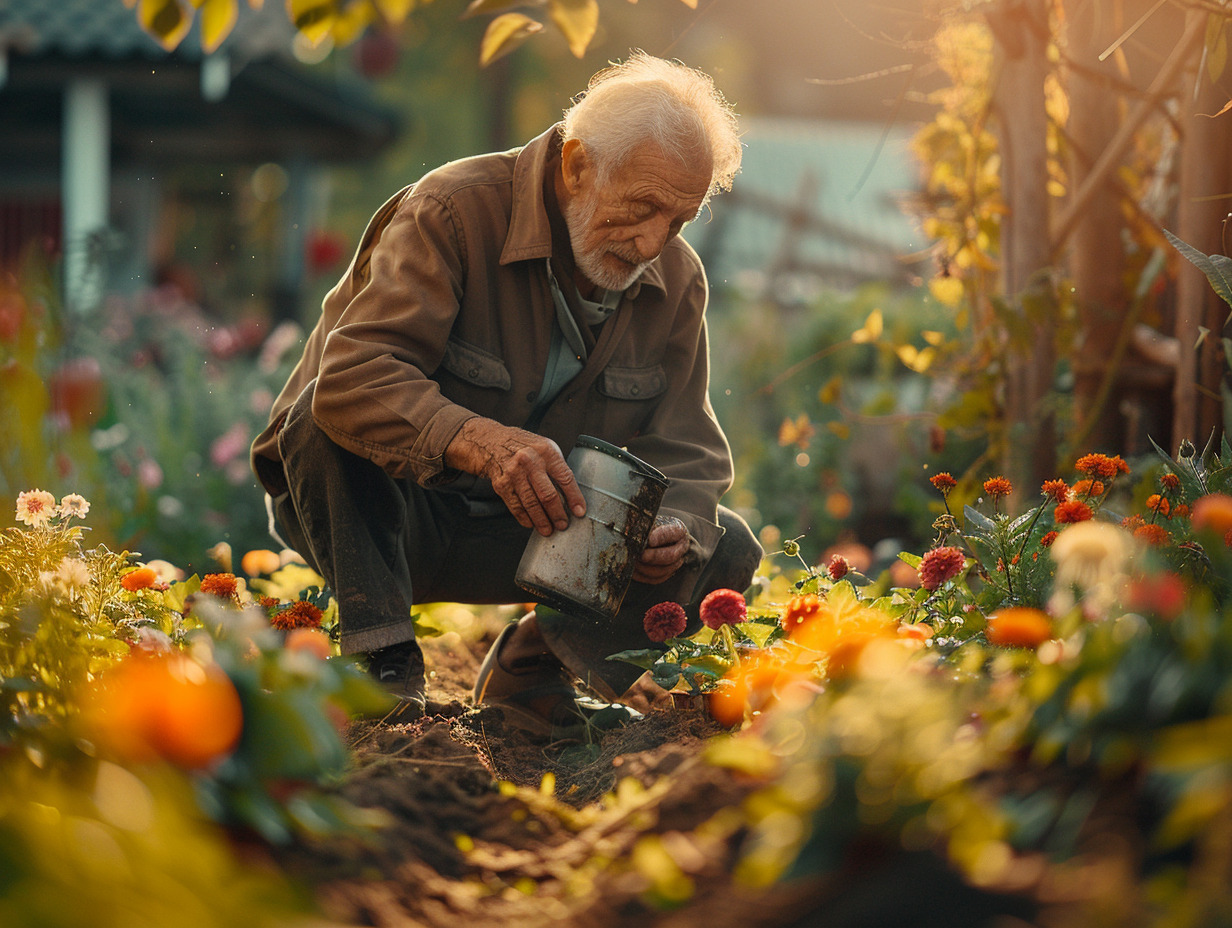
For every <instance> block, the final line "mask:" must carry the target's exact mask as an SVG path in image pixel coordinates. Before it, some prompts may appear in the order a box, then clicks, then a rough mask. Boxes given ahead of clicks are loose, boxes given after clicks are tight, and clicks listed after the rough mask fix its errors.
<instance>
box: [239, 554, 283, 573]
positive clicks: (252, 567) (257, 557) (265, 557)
mask: <svg viewBox="0 0 1232 928" xmlns="http://www.w3.org/2000/svg"><path fill="white" fill-rule="evenodd" d="M281 566H282V558H280V557H279V556H278V555H277V554H275V553H274V552H273V551H270V550H269V549H268V548H256V549H254V550H252V551H249V552H248V553H247V554H245V555H244V556H243V557H242V558H240V569H241V570H243V571H244V573H246V574H248V576H250V577H256V576H259V575H261V574H272V573H273V572H274V571H276V570H277V569H278V568H279V567H281Z"/></svg>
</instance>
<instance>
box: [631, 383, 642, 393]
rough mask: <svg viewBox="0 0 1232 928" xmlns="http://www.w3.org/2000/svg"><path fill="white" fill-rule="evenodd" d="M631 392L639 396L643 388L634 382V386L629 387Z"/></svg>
mask: <svg viewBox="0 0 1232 928" xmlns="http://www.w3.org/2000/svg"><path fill="white" fill-rule="evenodd" d="M629 392H630V393H632V394H633V395H634V396H637V395H638V394H639V393H641V392H642V388H641V387H639V386H638V385H637V384H634V385H633V386H631V387H630V388H629Z"/></svg>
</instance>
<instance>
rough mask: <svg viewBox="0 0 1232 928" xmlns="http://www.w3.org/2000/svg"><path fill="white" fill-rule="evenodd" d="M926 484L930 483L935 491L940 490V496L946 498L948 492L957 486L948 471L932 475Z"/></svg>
mask: <svg viewBox="0 0 1232 928" xmlns="http://www.w3.org/2000/svg"><path fill="white" fill-rule="evenodd" d="M928 482H929V483H931V484H932V485H933V486H934V487H935V488H936V489H938V490H940V491H941V495H942V496H947V495H948V494H949V492H950V490H952V489H954V488H955V487H956V486H958V481H957V480H955V479H954V478H953V477H952V476H951V475H950V473H949V472H948V471H942V472H941V473H939V474H933V475H932V476H931V477H929V478H928Z"/></svg>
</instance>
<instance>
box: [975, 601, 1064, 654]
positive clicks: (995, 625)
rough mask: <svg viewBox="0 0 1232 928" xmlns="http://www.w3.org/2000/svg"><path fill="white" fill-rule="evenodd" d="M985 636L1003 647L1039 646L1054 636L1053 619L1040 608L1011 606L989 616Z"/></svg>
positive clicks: (989, 640)
mask: <svg viewBox="0 0 1232 928" xmlns="http://www.w3.org/2000/svg"><path fill="white" fill-rule="evenodd" d="M984 636H985V637H986V638H987V639H988V643H989V644H995V645H997V646H999V647H1002V648H1038V647H1039V646H1040V645H1041V644H1043V643H1044V642H1045V641H1047V640H1048V639H1049V638H1051V637H1052V620H1051V619H1049V618H1048V615H1047V613H1044V612H1041V611H1040V610H1039V609H1032V608H1030V607H1027V606H1010V607H1008V608H1006V609H999V610H997V611H996V612H994V613H993V614H992V615H990V616H989V617H988V627H987V628H986V629H985V630H984Z"/></svg>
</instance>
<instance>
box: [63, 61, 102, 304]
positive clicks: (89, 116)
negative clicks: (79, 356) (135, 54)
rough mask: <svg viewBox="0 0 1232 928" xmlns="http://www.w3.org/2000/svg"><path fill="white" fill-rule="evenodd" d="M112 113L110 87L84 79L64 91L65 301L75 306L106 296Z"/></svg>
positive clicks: (100, 82) (73, 82)
mask: <svg viewBox="0 0 1232 928" xmlns="http://www.w3.org/2000/svg"><path fill="white" fill-rule="evenodd" d="M110 149H111V112H110V103H109V100H108V96H107V85H106V83H105V82H104V81H102V80H99V79H97V78H81V79H78V80H75V81H72V82H70V83H69V84H68V86H67V87H66V88H65V91H64V146H63V153H64V155H63V162H62V165H61V173H62V177H61V183H60V187H61V196H62V201H63V213H64V220H63V225H64V300H65V304H66V305H67V306H68V307H69V309H71V310H84V309H88V308H90V307H91V306H93V305H94V304H95V303H96V302H97V301H98V300H99V299H100V298H101V296H102V289H103V271H104V268H103V262H102V258H103V256H102V254H101V253H100V249H99V247H98V246H99V245H100V244H101V238H102V232H103V231H104V230H105V229H106V228H107V220H108V205H109V200H110V196H111V194H110V187H109V179H110V172H111V159H110Z"/></svg>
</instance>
